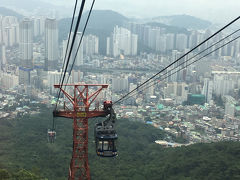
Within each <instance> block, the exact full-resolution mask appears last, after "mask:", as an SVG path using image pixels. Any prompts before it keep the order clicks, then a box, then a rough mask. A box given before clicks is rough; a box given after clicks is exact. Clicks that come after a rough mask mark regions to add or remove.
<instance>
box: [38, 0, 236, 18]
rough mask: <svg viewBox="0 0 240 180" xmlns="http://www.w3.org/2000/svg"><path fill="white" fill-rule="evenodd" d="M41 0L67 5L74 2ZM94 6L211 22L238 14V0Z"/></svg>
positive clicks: (107, 0)
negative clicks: (189, 17)
mask: <svg viewBox="0 0 240 180" xmlns="http://www.w3.org/2000/svg"><path fill="white" fill-rule="evenodd" d="M42 1H45V2H48V3H54V4H58V5H64V6H69V7H70V6H73V5H74V2H75V0H51V1H49V0H42ZM86 1H87V2H89V0H86ZM79 2H81V1H80V0H79ZM94 8H95V9H111V10H114V11H117V12H120V13H121V14H123V15H126V16H128V17H153V16H164V15H176V14H188V15H193V16H196V17H200V18H203V19H206V20H210V21H212V22H226V21H229V20H231V19H234V18H235V17H237V16H239V15H240V0H96V2H95V6H94Z"/></svg>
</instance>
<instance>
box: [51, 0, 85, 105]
mask: <svg viewBox="0 0 240 180" xmlns="http://www.w3.org/2000/svg"><path fill="white" fill-rule="evenodd" d="M84 5H85V0H83V1H82V4H81V7H80V11H79V14H78V19H77V22H76V26H75V30H74V34H73V38H72V42H71V46H70V50H69V53H68V58H67V62H66V66H65V70H64V74H63V78H62V81H61V83H60V89H61V88H62V85H63V82H64V79H65V76H66V73H67V68H68V65H69V61H70V57H71V53H72V50H73V45H74V42H75V39H76V35H77V31H78V27H79V24H80V20H81V17H82V13H83V9H84ZM60 93H61V91H59V93H58V98H57V103H56V108H57V104H58V101H59V98H60Z"/></svg>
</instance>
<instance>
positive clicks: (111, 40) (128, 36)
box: [106, 26, 138, 57]
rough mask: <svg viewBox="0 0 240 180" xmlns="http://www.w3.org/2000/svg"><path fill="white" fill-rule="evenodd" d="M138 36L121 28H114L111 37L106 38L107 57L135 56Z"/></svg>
mask: <svg viewBox="0 0 240 180" xmlns="http://www.w3.org/2000/svg"><path fill="white" fill-rule="evenodd" d="M137 42H138V36H137V35H136V34H132V33H131V31H129V30H128V29H125V28H123V27H118V26H116V27H114V31H113V33H112V35H111V37H108V38H107V52H106V53H107V55H112V56H114V57H116V56H119V55H120V54H123V55H132V56H135V55H137Z"/></svg>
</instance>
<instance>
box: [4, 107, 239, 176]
mask: <svg viewBox="0 0 240 180" xmlns="http://www.w3.org/2000/svg"><path fill="white" fill-rule="evenodd" d="M51 120H52V117H51V111H50V110H49V109H47V108H42V112H41V114H38V115H34V116H25V117H24V118H17V119H13V120H3V119H0V140H1V141H0V147H1V148H0V169H1V170H0V179H4V178H2V176H3V175H4V174H5V175H6V173H8V174H9V176H12V177H13V178H15V179H21V178H19V176H20V175H21V176H22V177H23V176H27V175H28V176H30V177H29V178H28V179H44V178H46V179H49V180H61V179H62V180H63V179H67V175H68V166H69V162H70V158H71V151H72V139H71V138H72V120H70V119H61V118H59V119H57V139H56V142H55V143H54V144H49V143H48V142H47V128H49V127H50V124H51ZM96 121H97V119H92V120H90V122H89V125H90V130H89V164H90V170H91V178H92V179H93V180H94V179H97V180H108V179H109V180H112V179H117V180H127V179H131V180H132V179H135V180H141V179H142V180H144V179H147V180H148V179H153V180H154V179H156V180H159V179H168V180H169V179H176V180H179V179H193V180H195V179H219V180H220V179H231V180H232V179H240V143H239V142H220V143H211V144H195V145H191V146H187V147H181V148H167V149H164V148H161V147H160V146H159V145H158V144H155V143H154V141H155V140H157V139H163V138H164V137H165V136H166V134H164V133H163V132H162V131H160V130H158V129H156V128H154V127H152V126H149V125H145V124H142V123H140V122H136V121H129V120H126V119H119V120H118V125H117V131H118V135H119V141H118V150H119V156H118V157H116V158H100V157H97V156H96V155H95V151H94V142H93V125H94V123H95V122H96ZM3 169H5V170H3ZM7 171H8V172H7ZM29 174H30V175H29ZM1 175H2V176H1ZM17 175H19V176H18V178H16V177H17ZM38 177H40V178H38ZM5 179H6V178H5Z"/></svg>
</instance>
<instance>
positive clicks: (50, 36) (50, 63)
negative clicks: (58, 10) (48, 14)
mask: <svg viewBox="0 0 240 180" xmlns="http://www.w3.org/2000/svg"><path fill="white" fill-rule="evenodd" d="M58 58H59V54H58V28H57V21H56V19H50V18H47V19H46V20H45V65H44V69H45V70H54V69H57V64H58Z"/></svg>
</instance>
